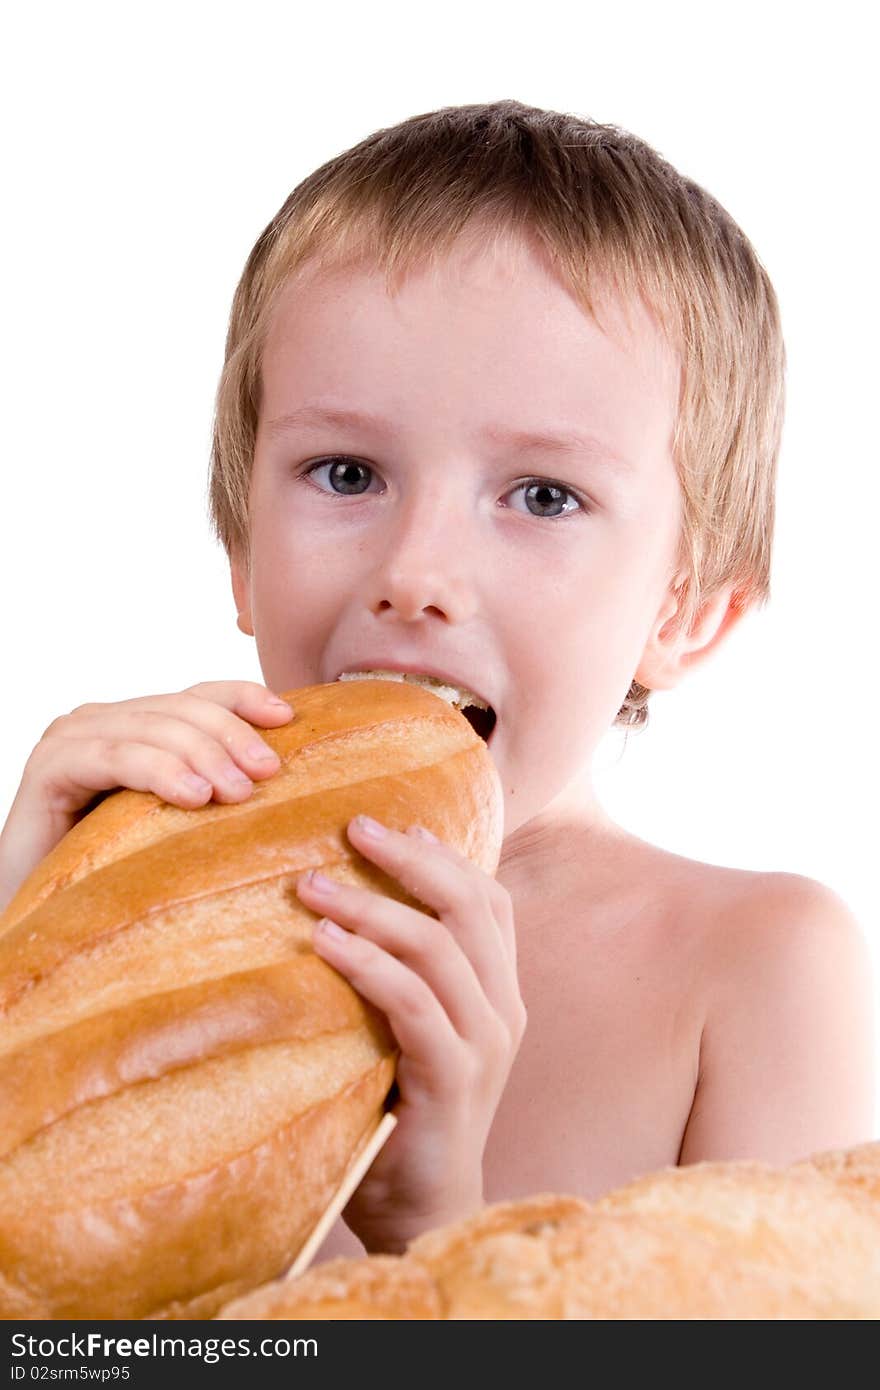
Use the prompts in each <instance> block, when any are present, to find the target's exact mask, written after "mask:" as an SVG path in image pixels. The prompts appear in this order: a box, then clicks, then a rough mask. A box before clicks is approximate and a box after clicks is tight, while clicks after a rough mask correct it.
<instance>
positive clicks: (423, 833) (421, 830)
mask: <svg viewBox="0 0 880 1390" xmlns="http://www.w3.org/2000/svg"><path fill="white" fill-rule="evenodd" d="M407 834H409V835H418V837H419V839H420V840H430V842H431V844H432V845H439V843H440V841H439V840H438V839H437V836H436V835H432V834H431V832H430V830H426V829H425V827H424V826H423V825H411V826H410V828H409V830H408V832H407Z"/></svg>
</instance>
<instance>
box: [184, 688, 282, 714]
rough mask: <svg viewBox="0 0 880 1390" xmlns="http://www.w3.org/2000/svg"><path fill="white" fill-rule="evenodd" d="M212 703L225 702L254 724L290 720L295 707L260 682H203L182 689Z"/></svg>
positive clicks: (222, 703)
mask: <svg viewBox="0 0 880 1390" xmlns="http://www.w3.org/2000/svg"><path fill="white" fill-rule="evenodd" d="M180 694H182V695H192V696H194V697H195V698H196V699H200V700H207V701H209V702H210V703H211V704H215V705H223V707H224V708H225V709H228V710H231V711H232V713H233V714H238V715H241V717H242V719H247V720H249V721H250V722H251V723H253V724H274V723H275V722H276V721H278V722H283V721H284V719H285V718H287V719H289V718H290V716H291V714H292V713H293V706H292V705H291V704H290V701H289V700H285V699H283V697H282V696H281V695H279V694H276V692H275V691H274V690H270V689H269V688H268V686H265V685H260V684H259V682H258V681H201V682H200V683H199V684H198V685H191V686H188V688H187V689H186V690H182V691H181V692H180Z"/></svg>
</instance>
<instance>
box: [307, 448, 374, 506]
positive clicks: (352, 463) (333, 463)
mask: <svg viewBox="0 0 880 1390" xmlns="http://www.w3.org/2000/svg"><path fill="white" fill-rule="evenodd" d="M319 468H329V469H331V470H332V471H331V473H330V475H329V478H332V479H333V482H334V484H335V483H337V482H338V483H341V484H342V485H343V486H349V485H350V486H352V487H353V488H355V491H353V492H336V494H335V495H336V496H337V497H360V496H361V495H362V493H363V492H364V491H365V489H364V488H358V486H357V484H358V482H359V479H358V477H357V473H358V470H359V469H360V470H363V469H366V470H367V472H372V469H371V468H370V465H369V464H368V463H361V462H360V461H359V460H358V459H353V458H349V457H348V456H347V455H345V454H334V455H333V457H332V458H327V459H319V460H318V461H317V463H311V464H309V465H308V467H307V468H305V469H304V470H303V474H304V476H306V477H311V475H312V474H313V473H316V472H317V470H318V469H319ZM322 490H323V489H322ZM334 491H335V489H334Z"/></svg>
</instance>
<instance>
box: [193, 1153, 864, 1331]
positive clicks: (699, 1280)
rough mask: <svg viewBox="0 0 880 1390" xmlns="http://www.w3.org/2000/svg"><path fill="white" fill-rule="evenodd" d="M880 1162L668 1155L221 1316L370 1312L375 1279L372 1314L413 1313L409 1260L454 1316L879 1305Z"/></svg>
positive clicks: (256, 1297) (847, 1313)
mask: <svg viewBox="0 0 880 1390" xmlns="http://www.w3.org/2000/svg"><path fill="white" fill-rule="evenodd" d="M878 1176H880V1142H871V1143H869V1144H864V1145H860V1146H858V1147H857V1148H854V1149H851V1150H835V1151H832V1152H830V1153H826V1154H817V1155H816V1156H815V1157H814V1158H812V1159H808V1160H804V1161H803V1162H802V1163H798V1164H792V1165H790V1166H789V1167H787V1168H774V1167H772V1166H771V1165H769V1164H761V1163H753V1162H746V1161H740V1162H728V1163H720V1162H719V1163H702V1164H692V1165H689V1166H687V1167H685V1168H670V1169H661V1170H659V1171H658V1172H656V1173H651V1174H648V1175H647V1176H645V1177H643V1178H640V1179H638V1180H636V1181H635V1182H633V1183H630V1184H628V1185H627V1186H625V1187H623V1188H619V1189H617V1190H615V1191H614V1192H611V1193H608V1194H607V1195H606V1196H605V1197H603V1198H601V1199H600V1200H599V1201H598V1202H595V1203H592V1204H591V1203H588V1202H586V1201H583V1200H581V1199H580V1198H577V1197H572V1196H564V1195H559V1194H555V1193H541V1194H538V1195H536V1196H534V1197H529V1198H526V1199H523V1200H519V1201H513V1202H502V1203H498V1204H496V1205H495V1206H493V1207H489V1208H487V1209H486V1210H485V1211H483V1212H481V1213H480V1214H479V1215H477V1216H475V1217H472V1218H471V1219H470V1220H469V1221H464V1222H460V1223H457V1224H455V1225H451V1226H448V1227H444V1228H442V1229H439V1230H435V1231H428V1232H426V1233H425V1234H424V1235H422V1236H419V1237H418V1238H417V1239H416V1240H414V1241H412V1242H411V1244H410V1246H409V1248H408V1250H407V1252H406V1254H405V1255H403V1256H397V1257H392V1256H381V1257H379V1256H369V1257H364V1258H363V1259H361V1260H335V1261H332V1262H329V1263H328V1264H327V1266H321V1267H319V1268H318V1269H317V1270H314V1271H311V1272H308V1273H306V1274H305V1275H303V1276H301V1278H300V1279H298V1280H294V1281H290V1282H287V1283H282V1284H279V1285H276V1286H274V1288H273V1289H272V1291H271V1293H266V1294H264V1293H263V1292H262V1291H257V1292H256V1293H254V1294H252V1295H251V1296H250V1298H249V1299H247V1300H243V1301H241V1302H239V1303H238V1304H236V1305H234V1308H235V1311H234V1312H233V1311H232V1309H228V1310H224V1312H223V1313H221V1315H220V1316H229V1317H233V1316H235V1317H240V1318H250V1317H260V1318H291V1319H296V1318H306V1317H312V1316H321V1317H333V1316H335V1314H334V1311H333V1309H334V1307H338V1308H343V1307H345V1308H348V1309H349V1311H347V1312H346V1313H345V1314H344V1316H347V1317H348V1316H350V1317H355V1316H371V1314H370V1313H368V1312H364V1313H361V1312H357V1311H351V1310H353V1309H357V1308H359V1307H363V1299H364V1294H365V1291H369V1294H370V1296H371V1297H373V1296H375V1292H374V1291H375V1290H376V1289H378V1288H381V1298H382V1310H383V1311H382V1313H381V1316H382V1317H400V1318H404V1317H410V1316H412V1313H411V1312H410V1311H407V1305H406V1304H405V1302H404V1301H403V1300H401V1301H400V1303H399V1305H398V1304H397V1303H396V1302H395V1299H396V1290H397V1289H398V1288H402V1287H404V1286H405V1285H404V1283H403V1276H404V1271H405V1270H406V1269H407V1267H409V1268H410V1272H411V1274H412V1276H413V1278H416V1279H417V1280H418V1281H419V1288H420V1289H422V1290H424V1291H425V1293H424V1296H425V1299H426V1301H431V1302H432V1304H433V1306H434V1307H436V1309H437V1311H436V1313H434V1314H431V1316H436V1317H439V1318H443V1319H449V1320H454V1321H460V1320H468V1321H473V1320H483V1319H491V1320H507V1321H509V1320H571V1319H581V1320H588V1319H603V1320H615V1321H616V1320H627V1319H671V1318H674V1319H676V1320H678V1319H683V1320H693V1319H749V1320H756V1319H761V1320H768V1319H787V1320H788V1319H876V1318H878V1317H880V1192H878V1186H877V1178H878ZM395 1261H396V1264H397V1272H395ZM371 1267H372V1273H370V1270H371ZM325 1268H326V1269H327V1270H328V1271H330V1270H331V1269H332V1280H333V1286H334V1290H335V1292H334V1296H333V1299H332V1300H331V1299H328V1298H327V1297H326V1296H325V1293H324V1291H323V1290H324V1286H323V1285H322V1283H321V1280H322V1273H323V1270H324V1269H325ZM318 1307H320V1308H321V1310H322V1311H321V1312H319V1313H315V1312H313V1309H315V1308H318ZM342 1315H343V1314H340V1316H342Z"/></svg>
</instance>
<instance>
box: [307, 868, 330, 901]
mask: <svg viewBox="0 0 880 1390" xmlns="http://www.w3.org/2000/svg"><path fill="white" fill-rule="evenodd" d="M305 883H306V887H307V888H312V889H314V891H315V892H316V893H323V894H325V895H326V896H328V897H329V895H330V894H331V893H335V892H336V882H335V881H334V879H332V878H328V877H327V875H326V874H320V873H318V871H317V869H313V870H312V871H311V873H308V874H306V877H305Z"/></svg>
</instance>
